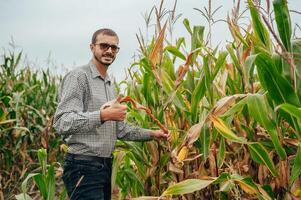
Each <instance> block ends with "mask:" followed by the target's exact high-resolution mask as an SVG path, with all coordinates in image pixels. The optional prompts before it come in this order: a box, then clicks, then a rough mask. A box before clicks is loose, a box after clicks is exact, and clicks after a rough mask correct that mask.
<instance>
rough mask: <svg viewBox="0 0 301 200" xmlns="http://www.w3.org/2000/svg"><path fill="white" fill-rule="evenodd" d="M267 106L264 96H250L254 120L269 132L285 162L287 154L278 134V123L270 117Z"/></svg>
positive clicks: (249, 106) (249, 102) (251, 113)
mask: <svg viewBox="0 0 301 200" xmlns="http://www.w3.org/2000/svg"><path fill="white" fill-rule="evenodd" d="M267 106H268V105H267V104H266V101H265V99H264V97H263V96H262V95H260V94H252V95H248V109H249V112H250V115H251V116H252V117H254V119H255V120H256V121H257V122H259V123H260V124H261V125H262V126H263V127H264V128H265V129H266V130H267V132H268V133H269V135H270V137H271V140H272V142H273V144H274V147H275V149H276V152H277V154H278V155H279V156H280V158H281V160H284V159H286V152H285V150H284V149H283V147H282V146H281V143H280V140H279V138H278V132H277V129H276V123H275V121H274V120H273V119H272V118H271V117H270V116H269V112H268V110H267Z"/></svg>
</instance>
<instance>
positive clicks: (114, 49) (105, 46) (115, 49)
mask: <svg viewBox="0 0 301 200" xmlns="http://www.w3.org/2000/svg"><path fill="white" fill-rule="evenodd" d="M94 45H98V46H99V48H100V49H101V50H104V51H107V50H108V49H109V48H111V49H112V52H118V51H119V49H120V47H118V46H117V45H115V44H112V45H111V44H108V43H99V44H94Z"/></svg>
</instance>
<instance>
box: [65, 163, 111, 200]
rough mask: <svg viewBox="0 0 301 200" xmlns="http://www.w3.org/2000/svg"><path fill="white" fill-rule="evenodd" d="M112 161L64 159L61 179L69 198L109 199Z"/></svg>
mask: <svg viewBox="0 0 301 200" xmlns="http://www.w3.org/2000/svg"><path fill="white" fill-rule="evenodd" d="M111 174H112V161H110V162H108V161H106V162H105V161H95V160H92V161H91V160H75V159H68V157H67V158H66V159H65V163H64V173H63V181H64V184H65V187H66V189H67V193H68V196H69V198H70V200H110V199H111Z"/></svg>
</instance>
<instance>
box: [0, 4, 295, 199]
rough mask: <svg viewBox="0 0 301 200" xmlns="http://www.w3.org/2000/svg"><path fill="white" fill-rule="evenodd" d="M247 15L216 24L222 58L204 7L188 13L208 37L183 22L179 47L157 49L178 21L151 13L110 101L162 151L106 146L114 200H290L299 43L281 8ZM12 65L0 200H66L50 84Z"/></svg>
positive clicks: (6, 86)
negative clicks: (221, 26) (150, 31)
mask: <svg viewBox="0 0 301 200" xmlns="http://www.w3.org/2000/svg"><path fill="white" fill-rule="evenodd" d="M246 4H247V5H248V8H247V10H246V11H240V10H241V9H240V1H238V3H237V5H236V6H235V7H234V8H233V11H232V13H231V14H229V15H228V18H227V19H226V20H225V23H227V24H228V27H229V31H230V33H231V35H232V40H231V41H229V42H227V44H226V45H225V46H224V47H213V46H211V44H212V42H211V34H212V33H211V26H213V25H214V20H213V19H212V16H213V15H214V13H215V12H217V11H218V10H214V11H212V8H211V1H209V2H208V7H209V9H206V8H205V9H204V10H201V9H197V10H198V11H199V12H200V13H201V15H203V16H204V17H205V18H206V19H207V20H208V24H209V26H208V27H205V26H199V25H191V24H190V22H189V20H188V19H186V18H185V19H184V20H183V25H182V26H183V28H184V29H186V30H187V32H188V34H189V38H185V37H178V38H176V39H168V38H172V37H169V36H170V35H168V33H169V34H172V27H173V26H174V24H175V22H176V21H177V20H179V17H178V16H177V15H175V10H172V12H166V9H165V8H163V1H162V2H161V4H160V5H159V7H154V9H152V12H151V13H150V15H149V17H150V16H151V15H153V16H155V18H156V20H155V21H156V27H155V33H154V35H153V37H152V40H151V41H148V40H147V39H146V38H144V37H143V36H142V34H140V35H137V39H138V41H139V45H140V46H139V52H138V56H137V57H136V58H135V60H134V61H133V64H132V65H131V66H130V67H129V68H128V69H127V70H128V71H127V73H128V76H127V78H126V79H125V80H123V81H121V82H120V83H116V90H117V91H118V92H119V93H123V95H124V96H127V97H126V98H125V99H127V100H126V101H124V102H125V103H126V104H127V105H128V115H127V121H128V122H129V123H131V124H133V125H137V126H140V127H144V128H153V129H156V128H158V126H159V127H160V128H162V127H163V128H166V129H167V130H168V131H169V132H170V133H171V135H172V140H171V141H170V142H167V141H150V142H144V143H142V142H125V141H118V142H117V146H116V150H115V152H114V164H113V173H112V185H113V187H112V188H113V191H112V192H113V196H114V199H140V200H143V199H145V200H157V199H162V200H172V199H179V200H184V199H187V200H193V199H219V200H227V199H237V200H238V199H245V200H247V199H260V200H274V199H277V200H278V199H279V200H298V199H301V179H300V175H301V39H298V38H297V37H296V35H295V34H294V30H295V28H294V27H293V25H292V23H291V19H290V9H289V8H288V4H287V1H285V0H274V1H273V2H271V3H270V1H266V6H265V7H262V5H261V4H260V2H258V1H253V0H247V2H246ZM174 8H175V6H174ZM243 14H247V15H249V18H250V20H249V24H247V25H244V26H242V25H240V21H241V17H242V15H243ZM297 27H299V28H300V26H299V25H297ZM207 29H208V30H207ZM205 33H207V34H205ZM20 58H21V53H20V54H17V55H15V54H14V53H11V54H10V55H8V56H6V55H5V56H4V59H3V60H4V63H3V64H1V68H0V77H1V80H0V87H1V90H0V131H1V134H0V147H1V148H0V171H1V177H0V199H18V200H21V199H45V200H46V199H67V197H66V192H65V190H64V188H63V185H62V181H61V174H62V168H61V163H62V161H63V156H64V154H65V152H66V151H65V149H66V146H65V145H64V144H63V143H62V141H61V138H59V137H58V135H56V134H55V132H54V130H53V129H52V128H51V123H52V116H53V114H54V112H55V109H56V95H57V85H58V84H59V81H60V77H57V76H54V75H52V74H51V73H50V72H49V71H43V72H42V73H38V72H33V71H31V70H30V69H29V68H22V69H17V66H18V65H20V64H19V61H20ZM121 88H125V89H124V90H122V89H121ZM137 108H144V109H142V110H141V109H137ZM143 110H147V111H150V112H144V111H143Z"/></svg>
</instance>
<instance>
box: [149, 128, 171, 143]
mask: <svg viewBox="0 0 301 200" xmlns="http://www.w3.org/2000/svg"><path fill="white" fill-rule="evenodd" d="M150 134H151V136H152V137H153V138H156V139H165V140H167V141H171V135H170V133H164V131H163V130H161V129H160V130H152V131H151V132H150Z"/></svg>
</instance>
